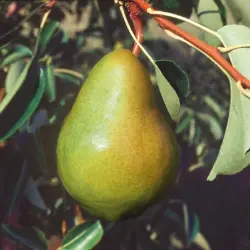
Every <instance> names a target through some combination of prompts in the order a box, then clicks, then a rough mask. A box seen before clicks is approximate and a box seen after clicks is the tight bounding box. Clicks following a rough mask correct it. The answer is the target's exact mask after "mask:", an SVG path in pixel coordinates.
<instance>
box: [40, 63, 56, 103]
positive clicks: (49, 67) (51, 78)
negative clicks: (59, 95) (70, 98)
mask: <svg viewBox="0 0 250 250" xmlns="http://www.w3.org/2000/svg"><path fill="white" fill-rule="evenodd" d="M43 69H44V76H45V95H46V96H47V98H48V100H49V102H50V103H51V102H54V101H55V99H56V82H55V74H54V65H53V64H52V63H51V61H50V60H48V61H47V63H46V65H44V66H43Z"/></svg>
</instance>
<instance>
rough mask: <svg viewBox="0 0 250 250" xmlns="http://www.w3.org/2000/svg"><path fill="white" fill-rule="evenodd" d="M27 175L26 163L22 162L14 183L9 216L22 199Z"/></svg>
mask: <svg viewBox="0 0 250 250" xmlns="http://www.w3.org/2000/svg"><path fill="white" fill-rule="evenodd" d="M29 175H30V174H29V169H28V165H27V162H24V163H23V165H22V170H21V172H20V176H19V177H18V180H17V182H16V183H15V188H14V191H13V193H12V194H11V203H10V205H9V207H8V213H9V214H12V212H13V211H14V210H15V209H16V207H18V205H19V203H20V200H21V198H23V194H24V191H25V187H26V185H27V182H28V179H29Z"/></svg>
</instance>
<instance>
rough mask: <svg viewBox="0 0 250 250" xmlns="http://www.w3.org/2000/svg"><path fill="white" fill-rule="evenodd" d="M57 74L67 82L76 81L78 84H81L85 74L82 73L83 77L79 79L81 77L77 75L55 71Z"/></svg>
mask: <svg viewBox="0 0 250 250" xmlns="http://www.w3.org/2000/svg"><path fill="white" fill-rule="evenodd" d="M55 76H56V77H58V78H60V79H62V80H63V81H65V82H69V83H74V84H76V85H81V83H82V82H83V79H84V76H85V75H84V74H82V79H79V77H76V76H74V75H72V74H68V73H58V72H55Z"/></svg>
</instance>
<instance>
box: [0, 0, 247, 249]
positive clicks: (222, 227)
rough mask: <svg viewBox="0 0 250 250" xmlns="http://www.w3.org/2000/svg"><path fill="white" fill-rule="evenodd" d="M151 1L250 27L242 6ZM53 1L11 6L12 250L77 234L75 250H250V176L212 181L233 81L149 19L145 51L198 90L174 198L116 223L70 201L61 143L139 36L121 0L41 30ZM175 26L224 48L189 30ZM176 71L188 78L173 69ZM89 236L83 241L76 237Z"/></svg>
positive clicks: (55, 15) (0, 92) (4, 217)
mask: <svg viewBox="0 0 250 250" xmlns="http://www.w3.org/2000/svg"><path fill="white" fill-rule="evenodd" d="M149 2H150V3H151V4H152V5H153V6H154V7H155V8H157V9H160V10H164V11H168V12H172V13H176V14H178V15H181V16H184V17H186V18H190V19H191V20H194V21H197V22H199V23H201V24H203V25H204V26H207V27H209V28H210V29H213V30H217V29H218V28H220V27H222V26H223V25H225V24H231V23H242V24H244V25H246V26H248V27H250V23H249V20H248V17H249V15H248V13H247V12H246V10H247V8H246V7H244V6H245V5H242V4H239V2H240V1H233V0H230V1H229V0H227V1H226V0H224V1H223V0H150V1H149ZM42 5H44V1H0V12H1V15H0V18H1V20H0V22H1V25H0V58H1V61H0V76H1V78H0V100H1V101H2V102H1V104H0V111H1V113H0V132H1V134H0V137H1V138H2V141H1V143H0V160H1V165H0V170H1V173H0V178H1V180H0V183H1V184H2V188H1V192H0V198H1V204H2V205H1V209H0V214H1V222H2V231H1V236H2V237H1V244H2V248H1V249H50V250H52V249H57V247H58V246H59V245H61V241H62V238H63V236H65V235H66V234H67V233H70V234H67V237H65V239H64V241H63V244H64V245H65V247H64V248H63V249H74V247H75V248H76V246H78V247H79V246H82V247H83V246H85V245H83V244H87V245H86V246H85V248H83V249H91V248H93V247H94V249H97V250H99V249H100V250H101V249H109V250H112V249H115V250H118V249H135V250H139V249H144V250H147V249H150V250H154V249H164V250H166V249H173V250H175V249H190V250H196V249H205V250H208V249H215V250H216V249H218V250H224V249H225V250H238V249H239V250H244V249H250V236H249V235H250V216H249V211H250V210H249V207H250V202H249V191H250V189H249V187H248V184H249V176H250V173H249V171H250V170H249V169H245V170H244V171H243V172H241V173H240V174H237V175H235V176H230V177H229V176H226V177H223V176H222V177H221V176H220V177H218V178H217V179H216V180H215V181H214V182H212V183H208V182H207V181H206V177H207V175H208V173H209V171H210V169H211V167H212V165H213V163H214V161H215V159H216V156H217V154H218V150H219V147H220V144H221V142H222V139H223V135H224V131H225V126H226V123H227V115H228V109H229V98H230V90H229V83H228V80H227V78H226V77H225V75H224V74H223V73H222V72H221V71H220V70H219V69H218V68H217V66H216V65H214V64H213V63H212V62H210V61H209V60H208V59H207V58H206V57H204V56H203V55H202V54H200V53H199V52H197V51H195V50H194V49H193V48H191V47H189V46H188V45H186V44H183V43H182V42H180V41H177V40H174V39H173V38H171V37H168V36H167V35H166V34H165V33H164V32H163V30H162V29H161V28H160V27H158V25H157V24H156V23H155V21H154V20H153V19H152V18H151V17H150V16H147V15H143V17H142V19H143V24H144V39H145V40H144V46H145V48H146V49H147V50H148V51H149V53H150V54H151V55H152V56H153V57H154V59H155V60H160V59H167V60H172V61H174V62H175V63H176V64H177V65H178V66H179V67H180V68H181V69H182V70H183V71H184V72H185V73H186V74H187V76H188V78H189V82H190V93H189V96H188V98H187V99H186V100H185V101H184V102H183V103H182V106H181V117H180V122H179V123H178V124H177V126H176V128H175V129H176V133H177V136H178V140H179V144H180V147H181V151H182V166H181V171H180V175H179V176H178V179H177V180H176V185H175V187H174V188H173V190H172V194H171V197H170V199H167V198H166V199H165V200H161V201H159V202H158V203H156V204H153V205H152V206H151V207H149V208H148V209H147V211H145V212H144V213H143V214H142V215H141V216H140V217H139V218H136V219H135V218H133V219H129V220H126V221H121V222H118V223H116V224H113V223H110V222H107V221H103V220H97V218H93V217H92V216H90V215H89V214H88V213H87V212H86V211H84V210H83V209H82V208H80V207H79V206H78V204H76V202H75V201H74V200H72V199H71V197H69V196H68V194H67V193H66V191H65V190H64V189H63V187H62V186H61V184H60V181H59V179H58V177H57V173H56V158H55V143H56V139H57V135H58V132H59V129H60V126H61V124H62V121H63V119H64V117H65V115H66V114H67V113H68V112H69V110H70V108H71V105H72V104H73V102H74V100H75V97H76V95H77V93H78V91H79V89H80V87H81V85H82V84H84V80H85V79H86V77H87V75H88V73H89V71H90V70H91V68H92V67H93V65H94V64H95V63H96V62H97V61H98V60H99V59H100V58H101V57H102V56H103V55H105V54H106V53H108V52H110V51H112V50H113V49H115V48H121V47H124V48H131V47H132V45H133V40H132V38H131V37H130V35H129V32H128V31H127V28H126V27H125V25H124V21H123V20H122V18H121V16H120V13H119V9H118V8H117V6H115V5H114V4H113V1H112V0H105V1H104V0H96V1H92V0H78V1H57V3H56V5H55V6H54V7H53V9H52V11H51V13H50V16H49V19H48V21H47V23H46V26H45V27H44V29H43V30H41V32H40V31H39V26H40V23H41V19H42V16H43V14H44V8H43V7H44V6H42ZM171 20H172V21H173V22H174V23H176V24H177V25H179V26H180V27H182V28H183V29H184V30H186V31H188V32H189V33H191V34H192V35H194V36H197V37H199V38H200V39H202V40H204V41H206V42H207V43H209V44H212V45H216V46H218V45H219V42H218V41H217V40H215V39H214V38H212V37H211V36H209V35H207V34H204V32H201V31H199V30H198V29H196V28H194V27H192V26H190V25H189V24H187V23H183V22H181V21H178V20H176V19H171ZM140 59H141V61H142V62H143V63H144V64H145V65H146V66H147V68H148V69H149V71H150V74H151V79H152V82H153V84H154V86H155V91H156V96H157V101H158V104H159V106H160V108H161V109H162V111H163V112H165V106H164V104H163V101H162V99H161V96H160V94H159V91H158V89H157V87H156V79H155V74H154V69H153V68H152V65H150V62H148V60H147V59H146V58H145V57H144V55H143V54H141V55H140ZM41 70H42V72H43V74H41ZM23 72H26V73H23ZM39 72H40V73H39ZM39 75H40V77H39ZM169 75H170V76H171V77H174V78H173V79H175V77H176V76H175V75H174V73H173V72H172V71H171V72H169ZM27 107H29V108H27ZM99 221H100V222H101V224H99ZM70 229H72V230H71V231H70ZM69 231H70V232H69ZM78 234H81V235H82V237H81V239H82V240H81V241H80V242H78V241H75V239H76V238H77V237H76V235H78ZM88 238H91V239H92V241H91V242H89V241H88ZM85 239H86V241H85ZM86 242H87V243H86ZM93 242H94V243H93ZM97 243H98V244H97ZM81 244H82V245H81ZM91 244H92V245H91ZM66 246H68V248H67V247H66Z"/></svg>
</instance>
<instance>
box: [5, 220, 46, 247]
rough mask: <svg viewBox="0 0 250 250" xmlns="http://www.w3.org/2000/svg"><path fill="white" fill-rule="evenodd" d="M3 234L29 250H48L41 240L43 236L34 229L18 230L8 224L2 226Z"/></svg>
mask: <svg viewBox="0 0 250 250" xmlns="http://www.w3.org/2000/svg"><path fill="white" fill-rule="evenodd" d="M2 232H3V234H4V235H6V236H7V237H9V238H10V239H12V240H14V241H15V242H18V243H21V244H22V245H24V246H25V247H27V249H34V250H47V244H46V242H44V239H41V234H40V233H39V234H38V232H37V230H35V229H33V228H18V227H15V226H12V225H8V224H2Z"/></svg>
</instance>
